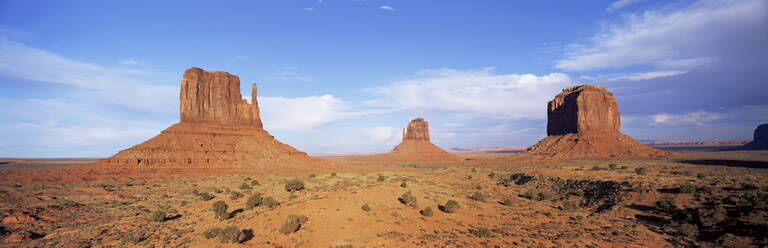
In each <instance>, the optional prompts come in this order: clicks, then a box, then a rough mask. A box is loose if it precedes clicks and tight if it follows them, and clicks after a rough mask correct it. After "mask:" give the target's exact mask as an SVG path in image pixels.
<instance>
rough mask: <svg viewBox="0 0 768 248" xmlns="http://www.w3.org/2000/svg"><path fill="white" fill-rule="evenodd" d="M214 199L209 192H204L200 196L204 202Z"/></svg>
mask: <svg viewBox="0 0 768 248" xmlns="http://www.w3.org/2000/svg"><path fill="white" fill-rule="evenodd" d="M213 198H214V196H213V195H211V194H209V193H208V192H203V193H202V194H200V199H201V200H203V201H210V200H211V199H213Z"/></svg>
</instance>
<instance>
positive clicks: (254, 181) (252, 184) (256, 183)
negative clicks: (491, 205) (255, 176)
mask: <svg viewBox="0 0 768 248" xmlns="http://www.w3.org/2000/svg"><path fill="white" fill-rule="evenodd" d="M259 185H261V184H260V183H259V181H256V180H253V181H251V186H259Z"/></svg>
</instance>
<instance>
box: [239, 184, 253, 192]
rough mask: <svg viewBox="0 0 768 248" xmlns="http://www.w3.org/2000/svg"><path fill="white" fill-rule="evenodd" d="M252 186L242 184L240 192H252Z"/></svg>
mask: <svg viewBox="0 0 768 248" xmlns="http://www.w3.org/2000/svg"><path fill="white" fill-rule="evenodd" d="M250 189H251V185H248V184H247V183H243V184H240V190H250Z"/></svg>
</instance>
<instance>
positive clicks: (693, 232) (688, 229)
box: [680, 223, 699, 238]
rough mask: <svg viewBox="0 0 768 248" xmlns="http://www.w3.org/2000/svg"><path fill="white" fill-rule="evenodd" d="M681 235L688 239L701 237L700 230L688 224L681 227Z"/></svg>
mask: <svg viewBox="0 0 768 248" xmlns="http://www.w3.org/2000/svg"><path fill="white" fill-rule="evenodd" d="M680 234H682V235H683V236H685V237H688V238H695V237H696V236H699V228H698V227H696V226H695V225H691V224H688V223H685V224H682V225H680Z"/></svg>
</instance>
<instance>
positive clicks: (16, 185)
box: [13, 183, 23, 188]
mask: <svg viewBox="0 0 768 248" xmlns="http://www.w3.org/2000/svg"><path fill="white" fill-rule="evenodd" d="M22 186H23V185H21V184H20V183H14V184H13V187H14V188H21V187H22Z"/></svg>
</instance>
